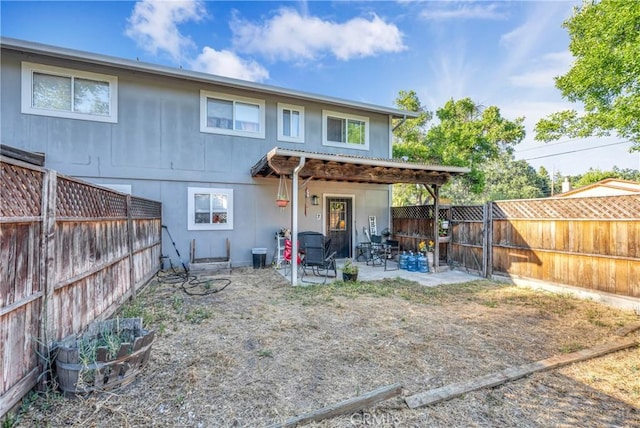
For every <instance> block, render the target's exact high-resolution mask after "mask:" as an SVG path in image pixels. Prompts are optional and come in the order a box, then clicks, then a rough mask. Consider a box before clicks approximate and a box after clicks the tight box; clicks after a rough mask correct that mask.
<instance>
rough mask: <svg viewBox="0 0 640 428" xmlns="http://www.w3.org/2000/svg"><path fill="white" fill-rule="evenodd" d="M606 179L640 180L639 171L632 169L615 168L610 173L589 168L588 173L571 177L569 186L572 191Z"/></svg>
mask: <svg viewBox="0 0 640 428" xmlns="http://www.w3.org/2000/svg"><path fill="white" fill-rule="evenodd" d="M607 178H618V179H620V180H632V181H638V180H639V179H640V171H638V170H633V169H628V168H625V169H620V168H618V167H616V166H614V167H613V170H611V171H601V170H599V169H593V168H589V171H587V172H585V173H584V174H581V175H577V176H575V177H572V180H571V186H572V187H573V188H574V189H578V188H580V187H583V186H588V185H589V184H593V183H597V182H598V181H602V180H605V179H607Z"/></svg>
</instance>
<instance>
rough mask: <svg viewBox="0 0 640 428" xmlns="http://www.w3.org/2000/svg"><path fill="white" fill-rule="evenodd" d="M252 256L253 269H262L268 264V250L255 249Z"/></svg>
mask: <svg viewBox="0 0 640 428" xmlns="http://www.w3.org/2000/svg"><path fill="white" fill-rule="evenodd" d="M251 254H253V268H254V269H262V268H263V267H264V266H265V264H266V263H267V249H266V248H253V249H252V250H251Z"/></svg>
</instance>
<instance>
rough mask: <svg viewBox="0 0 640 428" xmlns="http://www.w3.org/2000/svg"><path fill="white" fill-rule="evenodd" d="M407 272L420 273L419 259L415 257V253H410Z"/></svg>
mask: <svg viewBox="0 0 640 428" xmlns="http://www.w3.org/2000/svg"><path fill="white" fill-rule="evenodd" d="M407 270H408V271H409V272H417V271H418V258H417V257H416V256H414V255H413V252H410V253H409V257H407Z"/></svg>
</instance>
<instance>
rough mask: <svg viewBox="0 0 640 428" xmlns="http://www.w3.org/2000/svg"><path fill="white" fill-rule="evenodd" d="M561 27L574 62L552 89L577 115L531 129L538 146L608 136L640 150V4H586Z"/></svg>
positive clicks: (611, 0) (614, 0)
mask: <svg viewBox="0 0 640 428" xmlns="http://www.w3.org/2000/svg"><path fill="white" fill-rule="evenodd" d="M563 27H565V28H566V29H567V31H568V32H569V36H570V37H571V42H570V44H569V50H570V51H571V53H572V54H573V56H574V57H575V61H574V64H573V66H572V68H571V69H570V70H569V72H567V74H565V75H563V76H560V77H557V78H556V87H557V88H558V89H560V91H562V96H563V97H564V98H566V99H567V100H569V101H571V102H574V103H575V102H581V103H582V104H583V106H584V111H585V112H584V114H582V115H580V114H578V112H577V111H576V110H565V111H561V112H557V113H553V114H551V115H550V116H548V117H547V118H543V119H541V120H540V121H539V122H538V123H537V124H536V127H535V132H536V136H535V138H536V139H537V140H539V141H545V142H548V141H552V140H557V139H559V138H560V137H562V136H568V137H572V138H576V137H577V138H581V137H588V136H605V135H610V134H611V132H615V133H617V135H618V136H620V137H623V138H627V139H629V140H631V141H632V142H633V143H634V144H633V146H632V148H631V150H632V151H633V150H640V1H635V0H634V1H620V0H602V1H597V2H596V1H585V2H584V3H583V5H582V7H578V8H576V9H575V11H574V14H573V16H572V17H571V18H569V19H567V20H566V21H565V22H564V24H563Z"/></svg>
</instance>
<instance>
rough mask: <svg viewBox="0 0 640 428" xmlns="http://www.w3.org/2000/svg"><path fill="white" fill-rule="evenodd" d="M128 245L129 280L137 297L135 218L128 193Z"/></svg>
mask: <svg viewBox="0 0 640 428" xmlns="http://www.w3.org/2000/svg"><path fill="white" fill-rule="evenodd" d="M127 246H128V247H129V251H128V252H129V282H130V286H131V298H132V299H135V297H136V272H135V266H134V265H133V218H132V215H131V195H127Z"/></svg>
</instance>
